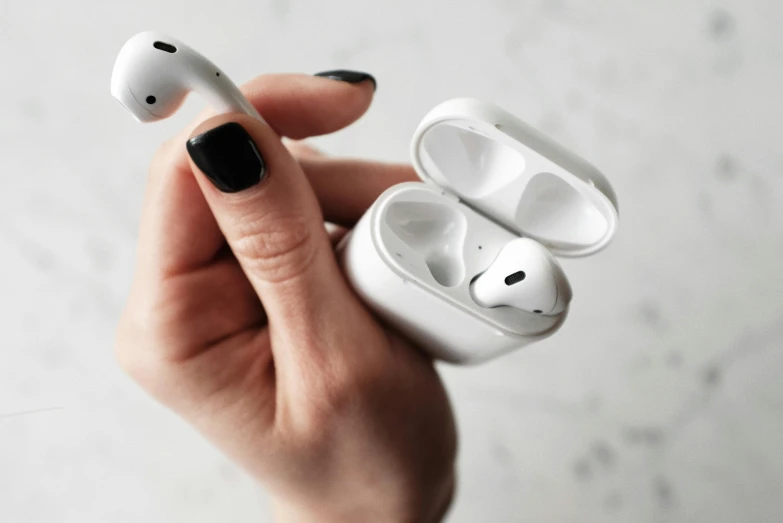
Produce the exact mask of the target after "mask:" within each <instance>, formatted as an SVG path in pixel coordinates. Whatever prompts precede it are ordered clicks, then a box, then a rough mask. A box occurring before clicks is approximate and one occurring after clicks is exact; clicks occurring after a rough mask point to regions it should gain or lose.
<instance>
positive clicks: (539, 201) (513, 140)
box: [338, 99, 618, 364]
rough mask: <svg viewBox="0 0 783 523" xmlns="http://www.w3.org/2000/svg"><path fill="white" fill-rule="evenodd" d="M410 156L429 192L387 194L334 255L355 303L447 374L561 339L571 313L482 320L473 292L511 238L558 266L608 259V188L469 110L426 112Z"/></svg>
mask: <svg viewBox="0 0 783 523" xmlns="http://www.w3.org/2000/svg"><path fill="white" fill-rule="evenodd" d="M411 153H412V159H413V165H414V167H415V168H416V171H417V173H418V174H419V176H420V177H421V178H422V180H423V181H424V182H426V183H419V182H410V183H404V184H400V185H397V186H394V187H392V188H390V189H388V190H387V191H386V192H384V193H383V194H382V195H381V196H380V198H378V200H377V201H376V202H375V203H374V204H373V206H372V207H371V208H370V209H369V210H368V211H367V213H366V214H365V215H364V216H363V217H362V218H361V220H360V221H359V223H358V224H357V225H356V227H355V228H354V230H353V231H352V232H351V233H350V234H349V235H348V236H347V237H346V238H345V239H344V240H343V242H342V243H341V245H340V247H339V249H338V252H339V253H340V259H341V263H342V265H343V269H344V272H345V274H346V277H347V279H348V280H349V282H350V283H351V284H352V286H353V287H354V289H355V290H356V292H357V293H358V294H359V296H360V297H361V298H362V299H363V300H364V301H365V302H366V303H367V304H368V306H369V307H370V308H371V309H373V310H374V311H375V312H376V313H377V314H378V315H379V316H381V317H382V318H383V319H384V320H385V321H386V322H387V323H389V324H390V325H391V326H393V327H394V328H396V329H398V330H399V331H401V332H402V333H403V334H404V335H406V336H407V337H409V338H410V339H411V340H412V341H414V342H416V343H419V344H420V345H421V346H422V347H423V348H425V349H426V350H428V351H429V352H430V353H431V354H432V355H433V356H434V357H436V358H438V359H442V360H445V361H450V362H453V363H464V364H468V363H478V362H481V361H485V360H487V359H491V358H494V357H496V356H499V355H500V354H503V353H505V352H508V351H510V350H513V349H516V348H519V347H522V346H524V345H527V344H529V343H533V342H535V341H538V340H540V339H543V338H545V337H547V336H550V335H551V334H553V333H554V332H556V331H557V329H558V328H559V327H560V326H561V325H562V323H563V322H564V321H565V318H566V316H567V312H568V311H567V310H566V311H564V312H563V313H561V314H559V315H556V316H542V315H537V314H533V313H530V312H526V311H522V310H519V309H516V308H513V307H495V308H484V307H481V306H479V305H478V304H476V303H475V301H474V300H473V298H472V297H471V294H470V283H471V281H472V279H473V278H475V277H476V276H478V275H479V274H481V273H482V272H484V271H485V270H486V269H487V268H488V267H489V265H490V264H491V263H492V262H493V260H494V259H495V258H496V257H497V255H498V253H499V252H500V250H501V249H502V248H503V247H504V246H505V245H506V244H507V243H508V242H510V241H511V240H513V239H515V238H519V237H529V238H532V239H534V240H536V241H538V242H539V243H541V244H543V245H544V246H546V247H547V248H548V249H549V250H550V252H552V253H553V254H554V255H556V256H564V257H577V256H586V255H589V254H592V253H595V252H597V251H599V250H600V249H602V248H603V247H605V246H606V245H607V244H608V242H609V241H610V240H611V238H612V237H613V235H614V233H615V230H616V227H617V220H618V215H617V203H616V197H615V195H614V192H613V191H612V188H611V186H610V185H609V183H608V181H607V180H606V178H605V177H604V176H603V175H601V173H600V172H598V171H597V170H596V169H595V168H594V167H592V166H591V165H590V164H588V163H587V162H585V161H584V160H582V159H580V158H578V157H576V156H575V155H573V154H572V153H570V152H569V151H568V150H566V149H565V148H563V147H562V146H559V145H557V144H555V143H554V142H552V141H551V140H550V139H548V138H546V137H545V136H543V135H541V134H540V133H538V131H536V130H535V129H533V128H531V127H529V126H527V125H526V124H524V123H523V122H521V121H520V120H518V119H517V118H515V117H514V116H512V115H510V114H509V113H507V112H505V111H503V110H502V109H500V108H498V107H496V106H494V105H492V104H488V103H485V102H481V101H479V100H475V99H457V100H452V101H449V102H445V103H443V104H441V105H439V106H438V107H436V108H435V109H434V110H433V111H431V112H430V113H429V114H428V115H427V116H426V117H425V118H424V120H423V121H422V123H421V124H420V125H419V128H418V130H417V131H416V133H415V135H414V138H413V142H412V146H411Z"/></svg>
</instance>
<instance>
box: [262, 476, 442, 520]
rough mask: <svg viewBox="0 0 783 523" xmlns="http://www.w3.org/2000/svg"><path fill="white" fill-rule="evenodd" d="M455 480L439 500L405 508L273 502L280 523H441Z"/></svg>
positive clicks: (381, 503)
mask: <svg viewBox="0 0 783 523" xmlns="http://www.w3.org/2000/svg"><path fill="white" fill-rule="evenodd" d="M453 496H454V479H453V477H452V478H450V480H449V481H448V482H447V484H446V485H444V488H443V489H442V491H441V492H440V493H439V495H437V496H435V498H436V499H430V500H427V502H424V503H415V504H413V505H412V506H409V507H407V508H403V507H402V506H400V505H396V504H394V503H390V500H389V499H377V500H375V501H374V502H367V501H366V500H365V501H362V500H360V499H356V498H350V499H348V500H344V501H343V502H334V501H332V502H323V503H318V504H314V503H307V502H291V501H283V500H280V499H275V500H273V507H274V520H275V522H276V523H367V522H370V521H371V522H372V523H440V522H441V521H443V519H444V518H445V516H446V514H447V513H448V510H449V508H450V507H451V502H452V499H453Z"/></svg>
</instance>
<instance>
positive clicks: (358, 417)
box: [116, 75, 456, 523]
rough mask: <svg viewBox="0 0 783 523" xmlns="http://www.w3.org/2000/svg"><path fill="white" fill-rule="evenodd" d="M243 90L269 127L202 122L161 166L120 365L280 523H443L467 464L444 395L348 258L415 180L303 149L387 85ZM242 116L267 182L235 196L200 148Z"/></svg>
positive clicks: (154, 174)
mask: <svg viewBox="0 0 783 523" xmlns="http://www.w3.org/2000/svg"><path fill="white" fill-rule="evenodd" d="M243 91H244V92H245V94H246V95H247V97H248V99H249V100H250V101H251V103H253V104H254V105H255V107H256V108H257V109H258V110H259V112H260V113H261V114H262V115H263V116H264V118H265V119H266V121H267V123H268V125H265V124H263V123H260V122H258V121H256V120H254V119H252V118H250V117H247V116H243V115H238V114H225V115H219V116H213V117H211V118H208V119H206V120H204V117H201V118H199V119H198V122H196V123H195V124H194V125H192V126H189V127H188V128H187V129H185V130H183V132H182V133H180V134H179V135H177V136H176V137H174V138H172V139H171V140H169V141H168V142H167V143H165V144H164V145H163V146H162V147H161V148H160V150H159V151H158V152H157V154H156V155H155V157H154V159H153V161H152V165H151V167H150V173H149V179H148V186H147V192H146V198H145V203H144V209H143V214H142V220H141V226H140V234H139V245H138V261H137V268H136V275H135V278H134V283H133V288H132V291H131V294H130V297H129V299H128V303H127V307H126V309H125V312H124V314H123V316H122V319H121V321H120V325H119V327H118V333H117V343H116V353H117V357H118V359H119V362H120V364H121V365H122V367H123V368H124V369H125V370H126V371H127V372H128V373H129V374H130V376H131V377H132V378H133V379H135V380H136V381H137V382H138V383H139V384H140V385H141V386H142V387H143V388H144V389H146V390H147V391H148V392H149V393H150V394H151V395H152V396H154V397H155V398H156V399H157V400H158V401H160V402H162V403H163V404H165V405H166V406H167V407H169V408H170V409H171V410H173V411H174V412H176V413H177V414H178V415H180V416H182V417H183V418H184V419H185V420H187V421H188V422H189V423H191V424H192V425H193V426H194V427H195V428H196V429H197V430H198V431H200V432H201V433H202V434H204V435H205V436H206V437H207V438H208V439H209V440H210V441H211V442H212V443H213V444H214V445H216V446H217V447H218V448H219V449H221V450H222V451H223V452H224V453H225V454H226V455H227V456H229V458H231V459H232V460H233V461H234V462H236V463H237V464H238V465H239V466H241V467H242V468H243V469H244V470H246V471H247V473H248V474H250V475H251V476H252V477H253V478H255V479H256V480H257V481H258V482H259V483H261V484H262V485H263V486H264V487H265V488H266V489H267V491H268V492H269V494H270V496H271V498H272V501H273V505H274V510H275V517H276V521H278V522H280V523H311V522H312V523H315V522H318V523H331V522H342V523H351V522H354V521H355V522H368V521H372V522H374V523H386V522H389V523H392V522H394V523H408V522H411V523H413V522H416V523H419V522H422V523H431V522H437V521H441V520H442V518H443V516H444V514H445V513H446V511H447V509H448V507H449V505H450V503H451V498H452V495H453V492H454V459H455V453H456V431H455V424H454V419H453V416H452V411H451V408H450V405H449V401H448V398H447V395H446V392H445V390H444V387H443V384H442V383H441V380H440V378H439V377H438V374H437V372H436V370H435V368H434V367H433V362H432V360H431V359H430V358H429V357H428V356H426V355H425V354H424V353H423V352H422V351H421V350H420V348H418V347H416V346H414V345H412V344H411V343H409V342H408V341H406V340H405V339H404V338H403V337H402V336H400V335H398V334H397V333H395V332H394V331H393V330H390V329H389V328H387V327H386V326H384V325H383V324H382V323H380V322H379V321H378V320H377V319H376V318H375V317H374V316H373V315H372V314H371V313H370V312H369V311H368V310H367V309H366V308H365V307H364V305H363V304H362V303H361V301H360V300H359V299H358V298H357V297H356V295H355V294H354V293H353V291H352V290H351V289H350V287H349V286H348V284H347V282H346V281H345V279H344V278H343V276H342V274H341V272H340V268H339V266H338V263H337V260H336V258H335V255H334V251H333V244H334V241H336V239H337V237H339V235H340V234H341V233H342V231H344V230H345V228H350V227H351V226H352V225H353V224H354V223H355V222H356V221H357V220H358V219H359V218H360V217H361V215H362V214H363V213H364V211H365V210H366V209H367V208H368V207H369V206H370V205H371V204H372V202H373V201H374V200H375V199H376V198H377V197H378V196H379V195H380V193H381V192H383V191H384V190H385V189H386V188H388V187H390V186H392V185H394V184H396V183H400V182H404V181H412V180H416V176H415V173H414V172H413V170H412V169H411V168H410V166H407V165H392V164H382V163H375V162H364V161H357V160H345V159H332V158H328V157H326V156H323V155H321V154H320V153H318V152H316V151H315V150H313V149H311V148H309V147H307V146H306V145H304V144H302V143H301V142H298V140H302V139H305V138H307V137H310V136H315V135H322V134H326V133H331V132H334V131H338V130H339V129H342V128H343V127H346V126H347V125H349V124H351V123H352V122H353V121H355V120H356V119H358V118H359V117H360V116H361V115H362V114H364V112H365V111H366V110H367V108H368V107H369V105H370V102H371V100H372V97H373V85H372V83H371V82H368V81H364V82H361V83H358V84H350V83H346V82H340V81H336V80H332V79H327V78H318V77H310V76H305V75H267V76H261V77H259V78H257V79H255V80H254V81H252V82H250V83H249V84H248V85H246V86H245V87H244V88H243ZM230 121H233V122H238V123H240V124H241V125H242V126H243V127H244V128H245V129H246V130H247V131H248V132H249V133H250V135H251V136H252V138H253V140H254V141H255V143H256V145H257V146H258V148H259V149H260V150H261V154H262V156H263V158H264V159H265V161H266V164H267V172H268V175H267V177H266V178H265V179H264V180H263V181H262V182H261V183H259V184H258V185H255V186H253V187H251V188H249V189H246V190H244V191H241V192H238V193H233V194H226V193H222V192H220V191H219V190H217V189H216V188H215V187H214V186H213V185H212V184H211V183H210V182H209V180H208V179H207V178H206V177H205V176H204V174H203V173H202V172H200V171H199V169H198V168H197V167H196V166H195V164H193V162H192V161H191V160H190V157H189V156H188V154H187V152H186V148H185V144H186V141H187V140H188V138H189V137H191V136H195V135H198V134H200V133H203V132H205V131H207V130H209V129H213V128H215V127H217V126H219V125H221V124H224V123H226V122H230ZM281 137H286V138H289V139H291V140H296V141H290V142H286V143H285V144H284V143H283V141H282V140H281ZM324 221H328V222H331V223H335V224H338V225H340V226H341V229H339V230H338V231H337V232H332V233H331V234H330V233H328V232H327V230H326V229H325V227H324ZM262 304H263V306H262Z"/></svg>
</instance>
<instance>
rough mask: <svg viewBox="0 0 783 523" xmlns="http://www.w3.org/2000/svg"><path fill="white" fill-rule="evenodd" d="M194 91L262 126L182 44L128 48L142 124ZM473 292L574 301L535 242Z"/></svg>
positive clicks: (550, 311) (505, 259)
mask: <svg viewBox="0 0 783 523" xmlns="http://www.w3.org/2000/svg"><path fill="white" fill-rule="evenodd" d="M191 91H195V92H197V93H199V94H200V95H201V96H203V97H204V98H205V99H206V101H207V102H208V103H209V104H210V105H211V106H212V108H213V109H214V110H215V111H217V112H219V113H228V112H238V113H244V114H248V115H250V116H253V117H255V118H258V119H260V120H262V118H261V115H260V114H259V113H258V111H256V109H255V108H254V107H253V105H252V104H250V102H249V101H248V100H247V98H245V96H244V95H243V94H242V92H241V91H240V90H239V88H237V86H236V85H235V84H234V83H233V82H232V81H231V80H230V79H229V77H228V76H227V75H226V74H225V73H223V71H221V70H220V69H219V68H218V67H217V66H216V65H215V64H213V63H212V62H211V61H210V60H208V59H207V58H205V57H204V56H203V55H201V54H200V53H198V52H197V51H195V50H193V49H192V48H190V47H188V46H187V45H185V44H183V43H182V42H180V41H178V40H176V39H174V38H169V37H167V36H165V35H162V34H158V33H154V32H144V33H139V34H137V35H136V36H134V37H133V38H131V39H130V40H128V42H127V43H126V44H125V45H124V46H123V48H122V50H121V51H120V54H119V56H118V57H117V61H116V63H115V65H114V70H113V72H112V78H111V93H112V95H113V96H114V97H115V98H116V99H117V100H119V102H120V103H121V104H122V105H124V106H125V108H126V109H128V111H129V112H130V113H131V114H132V115H133V116H134V117H135V118H136V119H137V120H139V121H140V122H154V121H157V120H162V119H164V118H168V117H169V116H171V115H172V114H174V113H175V112H176V111H177V109H178V108H179V107H180V105H182V103H183V102H184V100H185V97H186V96H187V95H188V93H189V92H191ZM470 290H471V295H472V296H473V299H474V301H475V302H476V303H477V304H478V305H480V306H482V307H485V308H493V307H500V306H508V307H515V308H517V309H521V310H524V311H527V312H530V313H534V314H543V315H556V314H560V313H562V312H563V311H565V310H566V309H567V308H568V305H569V303H570V301H571V296H572V294H571V287H570V285H569V283H568V280H567V279H566V277H565V273H564V272H563V269H562V268H561V267H560V264H559V263H558V262H557V260H556V259H555V258H554V256H552V254H551V253H550V252H549V251H548V250H547V249H546V248H545V247H544V246H543V245H541V244H540V243H538V242H536V241H534V240H532V239H529V238H518V239H515V240H512V241H510V242H509V243H507V244H506V245H505V246H504V247H503V248H502V249H501V250H500V253H499V254H498V255H497V257H496V258H495V260H494V261H493V262H492V264H491V265H490V266H489V268H487V269H486V270H485V271H484V272H482V273H481V274H480V275H478V276H477V277H476V278H474V279H473V281H472V282H471V284H470Z"/></svg>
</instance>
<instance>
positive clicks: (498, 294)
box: [470, 238, 572, 315]
mask: <svg viewBox="0 0 783 523" xmlns="http://www.w3.org/2000/svg"><path fill="white" fill-rule="evenodd" d="M470 292H471V295H472V296H473V299H474V300H475V301H476V303H478V304H479V305H481V306H482V307H487V308H491V307H502V306H507V307H515V308H517V309H522V310H524V311H527V312H533V313H535V314H545V315H552V314H560V313H561V312H563V311H564V310H566V308H567V307H568V305H569V304H570V303H571V296H572V292H571V285H570V284H569V283H568V278H566V275H565V272H563V268H562V267H561V266H560V264H559V263H558V262H557V260H556V259H555V257H554V256H552V254H551V253H550V252H549V251H547V250H546V247H544V246H543V245H541V244H540V243H538V242H537V241H535V240H531V239H530V238H517V239H516V240H512V241H510V242H508V243H507V244H506V245H505V246H504V247H503V249H501V251H500V254H498V257H497V258H495V260H494V261H493V262H492V264H491V265H490V266H489V268H488V269H487V270H486V271H485V272H483V273H481V274H480V275H479V276H478V277H476V278H475V279H474V280H473V281H472V282H471V284H470Z"/></svg>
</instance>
